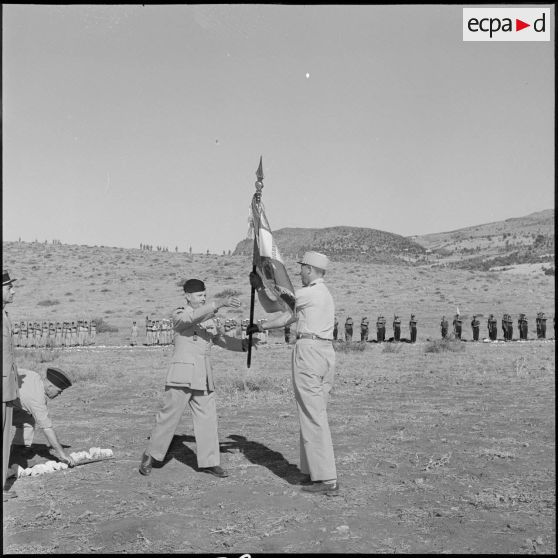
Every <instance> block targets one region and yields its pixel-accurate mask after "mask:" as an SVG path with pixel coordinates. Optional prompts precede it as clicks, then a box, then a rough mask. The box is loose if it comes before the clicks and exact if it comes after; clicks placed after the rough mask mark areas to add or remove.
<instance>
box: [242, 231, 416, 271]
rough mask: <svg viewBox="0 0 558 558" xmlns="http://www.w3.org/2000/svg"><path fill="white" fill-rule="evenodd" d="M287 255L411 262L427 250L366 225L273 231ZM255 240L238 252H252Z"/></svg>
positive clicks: (284, 253) (400, 262)
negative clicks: (312, 253)
mask: <svg viewBox="0 0 558 558" xmlns="http://www.w3.org/2000/svg"><path fill="white" fill-rule="evenodd" d="M273 237H274V239H275V242H276V243H277V246H279V251H280V252H281V254H282V255H283V256H284V257H290V258H294V259H296V258H297V257H299V256H302V254H303V253H304V252H306V251H307V250H317V251H318V252H324V253H326V254H328V256H330V258H331V259H332V260H335V261H338V262H347V261H356V262H363V263H364V262H366V263H380V264H400V265H408V264H413V263H416V262H418V261H420V260H421V259H422V258H423V257H424V255H425V254H426V250H425V248H424V247H423V246H421V245H420V244H418V243H416V242H414V241H413V240H411V239H408V238H405V237H404V236H400V235H398V234H393V233H388V232H385V231H379V230H376V229H368V228H363V227H328V228H324V229H302V228H285V229H279V230H277V231H274V232H273ZM251 254H252V240H249V239H245V240H242V241H241V242H239V243H238V244H237V246H236V248H235V250H234V255H236V256H240V255H251Z"/></svg>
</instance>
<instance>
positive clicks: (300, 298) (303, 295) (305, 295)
mask: <svg viewBox="0 0 558 558" xmlns="http://www.w3.org/2000/svg"><path fill="white" fill-rule="evenodd" d="M295 299H296V309H297V310H302V309H303V308H306V307H307V306H309V305H310V303H311V302H312V296H311V292H310V288H309V287H303V288H302V289H298V290H297V291H295Z"/></svg>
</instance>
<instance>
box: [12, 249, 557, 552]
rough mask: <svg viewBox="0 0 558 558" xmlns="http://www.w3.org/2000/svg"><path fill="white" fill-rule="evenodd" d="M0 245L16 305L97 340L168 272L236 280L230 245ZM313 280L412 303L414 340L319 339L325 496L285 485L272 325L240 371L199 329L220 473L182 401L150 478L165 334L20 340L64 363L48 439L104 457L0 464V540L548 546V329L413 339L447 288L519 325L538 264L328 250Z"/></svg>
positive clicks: (429, 323) (65, 547) (353, 302)
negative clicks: (327, 375) (328, 378)
mask: <svg viewBox="0 0 558 558" xmlns="http://www.w3.org/2000/svg"><path fill="white" fill-rule="evenodd" d="M3 259H4V266H5V267H7V268H8V269H10V271H11V272H12V275H13V276H14V277H18V278H20V281H18V282H17V283H16V286H17V291H16V299H15V302H14V304H13V305H11V307H10V313H11V315H12V316H13V317H14V319H41V320H42V319H49V320H50V319H78V318H79V317H82V316H83V317H84V318H91V317H103V318H104V319H105V320H107V321H108V322H109V323H111V324H114V325H116V326H117V327H119V328H120V331H119V332H118V333H116V334H112V336H111V337H108V334H103V336H100V337H101V339H99V342H100V343H103V342H109V343H114V344H117V345H118V344H123V343H125V341H126V336H127V334H128V331H129V325H130V323H131V320H132V319H138V320H140V321H142V320H143V319H144V317H145V314H148V315H149V316H150V317H155V316H164V315H165V314H166V313H167V312H168V311H169V310H171V309H172V308H173V307H175V306H176V305H178V304H180V302H181V300H182V297H181V293H180V289H179V287H178V285H177V283H178V282H179V280H180V279H182V278H184V277H190V276H199V277H201V278H203V279H205V280H206V281H207V283H208V288H209V291H210V295H211V294H216V293H220V292H223V291H224V290H225V289H233V290H238V291H239V292H240V295H239V296H240V298H241V300H242V301H243V302H244V303H245V306H244V311H243V315H244V316H247V313H248V300H249V298H248V297H249V289H248V286H247V280H246V275H247V273H248V271H249V269H250V261H249V259H248V258H246V257H224V256H201V255H195V256H193V257H189V256H188V255H186V254H173V253H158V252H141V251H139V250H123V249H117V248H88V247H82V246H45V245H37V244H35V245H32V244H22V245H18V244H16V243H4V256H3ZM287 263H288V268H289V271H290V272H292V273H293V276H292V278H293V280H294V281H295V282H297V281H296V277H295V276H294V272H295V270H296V267H297V266H296V265H295V264H294V263H293V262H287ZM328 281H329V284H330V285H331V288H332V291H333V293H334V296H335V299H336V301H337V307H338V309H339V317H340V318H344V316H346V315H348V314H350V315H352V316H353V318H356V319H357V320H359V319H360V317H361V316H363V315H368V316H369V317H370V318H373V319H375V317H376V315H377V314H378V313H379V312H382V313H383V314H384V315H385V316H386V317H388V318H389V316H391V315H392V312H393V311H397V312H399V313H400V314H401V316H402V317H403V318H404V319H405V321H406V318H408V315H409V314H410V313H411V312H414V313H416V314H417V317H418V320H419V336H418V339H419V343H417V344H415V345H410V344H406V343H402V344H399V345H393V344H385V345H377V344H372V343H369V344H366V345H365V346H363V347H362V349H363V350H351V351H340V352H338V353H337V357H338V367H337V369H338V374H337V380H336V385H335V388H334V390H333V393H332V397H331V403H330V408H329V416H330V424H331V429H332V434H333V439H334V444H335V448H336V459H337V464H338V470H339V478H340V482H341V485H342V494H341V495H340V496H339V497H337V498H324V497H315V496H311V495H305V494H303V493H301V492H300V490H299V487H298V486H297V485H296V482H297V478H298V469H297V465H298V424H297V418H296V410H295V407H294V398H293V395H292V390H291V386H290V351H291V348H290V347H289V346H286V345H285V344H282V343H275V342H274V343H271V344H270V345H269V346H267V347H262V348H261V349H259V350H258V351H256V352H255V354H254V357H253V365H252V368H251V369H250V370H249V371H247V370H246V367H245V355H241V354H231V353H225V352H224V351H222V350H220V349H218V348H216V349H214V363H215V373H216V378H217V380H216V381H217V392H218V410H219V430H220V441H221V451H222V461H223V464H224V465H225V466H226V467H227V468H228V469H229V470H230V472H231V476H230V477H229V478H228V479H224V480H223V479H216V478H214V477H211V476H209V475H203V474H200V473H197V472H196V471H195V453H194V452H195V443H194V439H193V432H192V425H191V418H190V415H189V414H188V413H185V415H184V417H183V419H182V422H181V424H180V426H179V428H178V430H177V436H176V437H175V440H174V442H173V445H172V446H171V450H170V452H169V454H168V456H167V460H166V462H165V463H164V464H163V465H162V466H161V467H160V468H157V469H154V470H153V473H152V475H151V476H150V477H148V478H144V477H141V476H140V475H139V474H138V472H137V467H138V463H139V457H140V455H141V452H142V451H143V449H144V447H145V443H146V437H147V436H148V435H149V432H150V430H151V427H152V425H153V420H154V417H155V414H156V412H157V411H158V409H159V408H160V403H161V399H162V393H163V381H164V377H165V373H166V367H167V364H168V361H169V357H170V354H171V350H172V349H171V348H170V347H166V348H158V347H156V348H146V347H136V348H131V347H120V348H118V347H112V348H111V347H107V348H103V347H93V348H80V349H70V350H42V351H41V350H30V349H18V355H17V356H18V361H19V363H20V365H21V366H23V367H30V368H34V369H36V370H38V371H40V372H44V370H45V368H46V366H47V365H48V364H49V363H52V364H55V365H58V366H60V367H66V368H68V369H71V370H73V371H74V373H75V375H76V377H77V379H78V381H77V382H76V384H75V386H73V387H72V388H71V389H69V390H68V391H67V392H65V393H64V394H63V395H62V396H61V397H60V398H58V399H57V400H55V401H53V402H52V403H51V405H50V407H51V414H52V418H53V420H54V422H55V424H56V426H57V431H58V433H59V434H60V437H61V439H62V441H63V442H64V443H66V444H70V445H71V451H78V450H83V449H88V448H89V447H91V446H98V447H102V448H112V449H113V451H114V453H115V455H116V460H115V461H112V462H105V463H95V464H91V465H88V466H84V467H78V468H76V469H73V470H66V471H60V472H57V473H53V474H50V475H43V476H40V477H33V478H32V477H28V478H24V479H20V480H18V481H16V483H15V486H14V488H15V489H16V490H17V492H18V494H19V498H17V499H15V500H11V501H9V502H6V503H5V504H4V541H3V545H4V551H5V552H7V553H65V552H80V553H110V552H126V553H133V552H138V553H142V552H147V553H155V552H188V553H190V552H191V553H195V552H208V553H219V554H220V555H225V554H226V555H231V554H241V553H243V552H318V553H325V552H349V553H351V552H381V553H384V552H385V553H392V552H401V553H420V552H426V553H429V552H432V553H433V552H435V553H439V552H452V553H455V552H465V553H482V552H487V553H508V552H509V553H543V554H553V553H555V550H556V540H555V520H556V517H555V502H556V500H555V397H554V388H555V354H554V348H555V346H554V341H547V342H539V341H532V342H528V343H520V342H515V343H496V344H491V343H456V344H449V346H448V348H449V349H457V347H459V349H457V350H439V351H438V352H428V350H429V349H431V348H432V347H434V348H437V347H435V346H434V345H432V344H430V343H428V342H426V341H425V338H426V337H438V336H439V328H438V324H439V321H440V317H441V315H442V314H443V313H445V314H446V315H447V316H451V315H452V314H453V312H454V311H455V305H456V304H457V305H458V306H459V308H460V310H461V312H462V314H463V315H465V316H467V317H470V316H471V315H472V313H473V312H475V313H479V314H483V315H484V316H485V317H486V316H487V315H488V313H489V312H494V313H496V314H497V315H498V317H501V315H502V313H503V312H509V313H511V314H512V315H513V316H514V317H515V318H517V315H518V314H519V312H526V313H527V314H528V317H529V318H530V330H531V331H530V337H533V330H534V318H535V315H536V312H537V311H539V310H543V311H545V312H546V313H547V315H553V312H554V285H553V278H552V277H549V276H545V275H543V274H532V275H530V276H527V277H526V276H522V275H509V274H502V273H470V272H463V271H458V270H443V271H433V270H431V269H429V268H403V267H389V266H374V265H365V264H343V265H341V264H333V268H332V270H331V272H330V273H329V274H328ZM44 300H51V301H58V304H53V305H51V306H42V305H39V302H41V301H44ZM405 325H406V324H405ZM467 326H468V324H467ZM549 326H550V327H549V328H548V333H549V334H550V336H553V334H552V327H551V321H550V323H549ZM390 330H391V328H390V327H388V332H389V331H390ZM515 330H516V332H515V335H516V336H517V329H516V328H515ZM485 331H486V323H485V320H483V326H482V330H481V332H482V334H484V333H485ZM465 332H466V337H467V338H470V328H469V327H466V328H465ZM403 333H404V334H405V335H406V334H407V329H406V327H405V328H403ZM274 341H275V340H274ZM355 348H358V344H357V345H356V346H355ZM36 441H37V442H43V439H42V437H41V436H38V437H37V440H36Z"/></svg>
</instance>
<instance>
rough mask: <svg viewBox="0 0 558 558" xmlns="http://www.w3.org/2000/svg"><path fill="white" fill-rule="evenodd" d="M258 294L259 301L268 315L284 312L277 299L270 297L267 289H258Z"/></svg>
mask: <svg viewBox="0 0 558 558" xmlns="http://www.w3.org/2000/svg"><path fill="white" fill-rule="evenodd" d="M257 293H258V300H259V301H260V304H261V305H262V307H263V309H264V310H265V311H266V312H267V313H269V314H271V313H272V312H280V311H282V310H284V308H283V306H282V305H281V304H280V303H279V301H278V300H277V297H274V296H270V293H269V291H268V290H267V289H266V288H265V287H264V288H262V289H258V291H257Z"/></svg>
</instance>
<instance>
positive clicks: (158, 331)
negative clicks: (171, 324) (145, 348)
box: [153, 320, 161, 345]
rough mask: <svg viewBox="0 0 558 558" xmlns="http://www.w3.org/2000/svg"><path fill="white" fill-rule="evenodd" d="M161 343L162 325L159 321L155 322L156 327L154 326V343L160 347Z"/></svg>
mask: <svg viewBox="0 0 558 558" xmlns="http://www.w3.org/2000/svg"><path fill="white" fill-rule="evenodd" d="M160 342H161V324H160V323H159V320H155V325H154V326H153V343H154V344H155V345H159V344H160Z"/></svg>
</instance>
